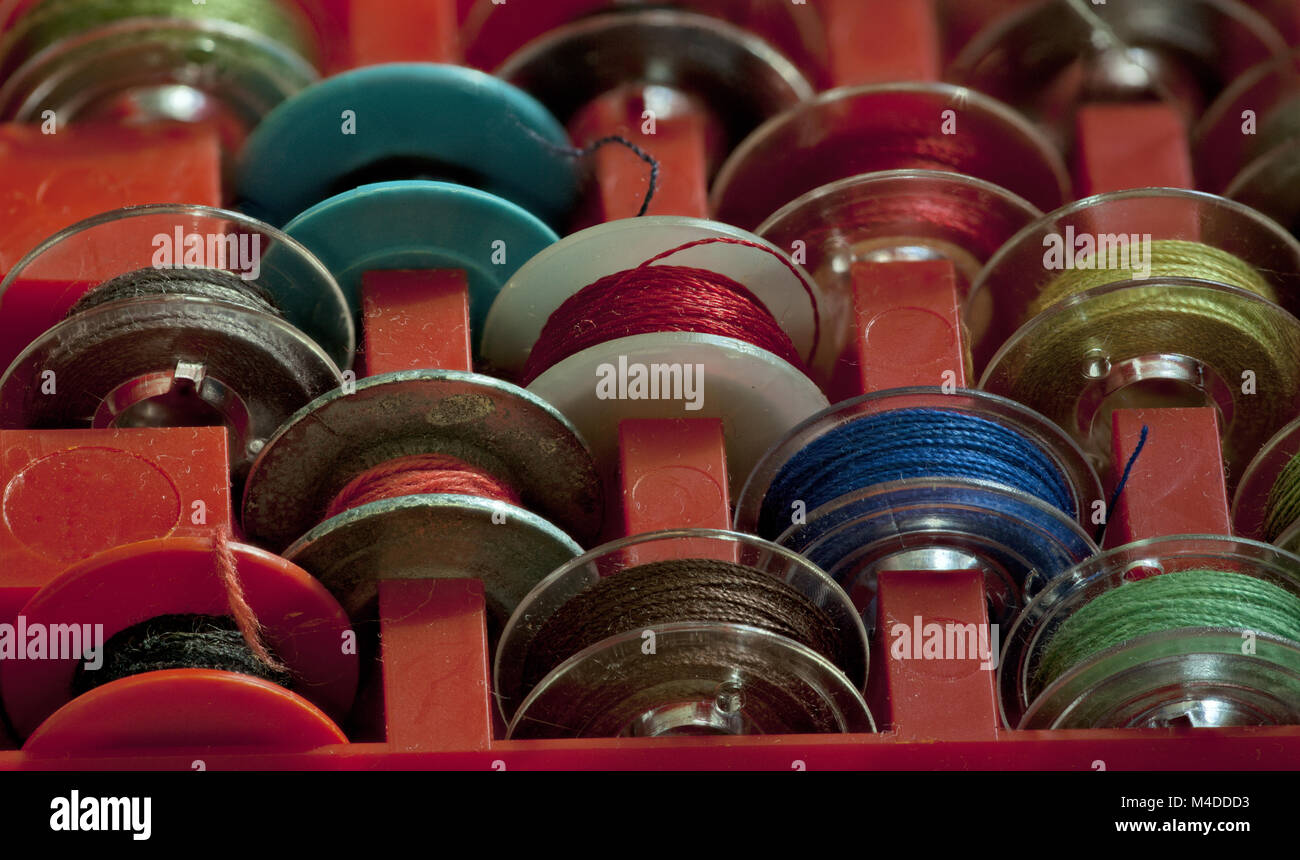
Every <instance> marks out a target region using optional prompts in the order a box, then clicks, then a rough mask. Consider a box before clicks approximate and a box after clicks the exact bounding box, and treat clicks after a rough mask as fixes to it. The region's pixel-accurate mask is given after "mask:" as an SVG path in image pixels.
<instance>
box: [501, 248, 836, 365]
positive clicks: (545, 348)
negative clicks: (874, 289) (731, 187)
mask: <svg viewBox="0 0 1300 860" xmlns="http://www.w3.org/2000/svg"><path fill="white" fill-rule="evenodd" d="M712 244H728V245H740V246H743V247H748V248H757V249H759V250H761V251H764V252H766V253H768V254H771V255H772V256H773V257H775V258H776V259H777V260H780V261H781V263H782V264H783V265H784V266H785V267H786V268H787V269H789V270H790V272H791V273H793V274H794V275H795V277H797V278H798V279H799V283H800V284H801V285H802V286H803V289H804V291H805V292H806V293H807V295H808V298H809V301H810V302H811V303H812V305H813V318H814V320H816V319H817V315H818V313H817V299H816V294H815V293H814V292H813V289H812V287H811V286H810V285H809V284H808V282H807V280H806V279H805V278H804V277H803V275H802V274H801V273H800V272H799V271H798V270H797V269H796V268H795V267H794V265H793V264H792V263H790V262H789V261H788V260H786V259H785V258H784V257H782V256H781V255H780V254H778V253H776V252H775V251H773V250H772V249H770V248H768V247H767V246H765V245H762V244H759V243H757V242H750V241H747V240H744V239H728V238H723V237H713V238H709V239H701V240H698V241H694V242H688V243H686V244H684V245H679V246H678V247H676V248H672V249H670V250H668V251H665V252H663V253H662V254H658V255H656V256H654V257H651V258H650V259H649V260H647V261H645V262H644V263H642V264H641V265H639V266H637V267H636V268H633V269H625V270H623V271H621V272H615V273H613V274H611V275H606V276H605V277H603V278H600V279H599V280H597V281H596V282H595V283H592V284H589V285H588V286H586V287H583V288H582V289H581V290H579V291H578V292H576V293H574V294H573V295H572V296H570V297H569V298H568V299H566V300H565V301H564V303H563V304H561V305H560V306H559V307H558V308H557V309H556V310H555V312H554V313H552V314H551V315H550V317H549V318H548V319H547V321H546V325H545V326H544V327H543V328H542V331H541V333H540V334H539V335H538V338H537V342H536V343H535V344H534V345H533V348H532V351H531V352H530V353H529V355H528V361H527V363H526V364H525V366H524V372H523V384H524V385H528V384H529V383H531V382H532V381H533V380H534V379H536V378H537V377H538V376H541V375H542V373H544V372H545V371H546V370H548V369H549V368H551V367H554V366H555V365H556V364H558V363H560V362H561V361H563V360H564V359H566V358H568V357H569V356H571V355H576V354H577V353H579V352H582V351H583V350H584V349H589V348H590V347H593V346H598V345H600V344H602V343H608V342H609V341H612V340H618V339H620V338H624V337H631V336H633V335H638V334H657V333H660V332H695V333H699V334H711V335H717V336H720V337H728V338H733V339H736V340H741V341H744V342H745V343H749V344H752V345H754V346H757V347H759V348H760V349H764V350H766V351H768V352H770V353H772V354H773V355H776V356H778V357H779V358H782V359H784V360H785V361H787V362H789V363H790V364H792V365H794V366H795V367H798V368H802V367H803V366H804V365H803V360H802V359H801V358H800V357H799V353H798V351H797V350H796V349H795V346H794V343H793V342H792V341H791V340H790V336H789V335H788V334H786V333H785V331H784V330H783V329H782V328H781V324H780V323H779V322H778V321H777V320H776V318H775V317H773V316H772V314H771V312H770V311H769V310H768V309H767V307H766V306H765V305H764V304H763V302H762V300H760V299H759V298H758V297H757V296H756V295H754V293H753V292H751V291H750V290H749V289H748V288H747V287H745V286H744V285H743V284H740V283H738V282H737V281H734V280H732V279H731V278H729V277H727V276H726V275H723V274H720V273H718V272H711V271H709V270H707V269H698V268H692V267H688V266H656V265H654V263H656V262H658V261H659V260H662V259H664V258H666V257H669V256H672V255H673V254H677V253H680V252H682V251H685V250H687V249H690V248H695V247H699V246H701V245H712ZM819 337H820V323H817V324H816V328H815V329H814V335H813V347H812V351H813V352H815V351H816V348H817V341H818V339H819Z"/></svg>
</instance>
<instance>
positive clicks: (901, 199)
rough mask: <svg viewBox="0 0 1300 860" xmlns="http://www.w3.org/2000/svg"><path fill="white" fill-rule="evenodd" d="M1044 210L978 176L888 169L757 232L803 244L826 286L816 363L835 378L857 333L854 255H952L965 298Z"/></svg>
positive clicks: (800, 204)
mask: <svg viewBox="0 0 1300 860" xmlns="http://www.w3.org/2000/svg"><path fill="white" fill-rule="evenodd" d="M1041 215H1042V213H1041V212H1040V211H1039V210H1038V209H1037V208H1036V207H1034V206H1033V205H1032V204H1030V203H1029V202H1028V201H1026V200H1024V199H1023V198H1021V197H1019V196H1017V195H1015V194H1013V193H1011V192H1010V191H1007V190H1006V189H1005V188H1001V187H999V186H997V185H994V184H993V183H991V182H985V181H984V180H982V179H976V178H975V177H973V176H965V175H963V174H960V173H948V172H945V171H939V170H884V171H880V172H879V173H868V174H864V175H862V176H851V177H849V178H847V179H841V180H838V181H836V182H832V183H830V184H828V185H823V186H822V187H820V188H816V189H813V190H812V191H809V192H808V193H807V194H805V195H803V196H802V197H800V198H798V199H797V200H792V201H791V202H790V203H787V204H786V205H785V206H783V207H781V208H780V209H779V210H777V211H776V212H774V213H773V214H772V215H771V216H770V217H768V219H767V220H766V221H764V222H763V223H762V224H761V225H759V227H758V229H757V230H755V232H756V233H757V234H758V235H759V236H761V237H763V238H764V239H766V240H768V241H769V242H772V243H773V244H774V245H776V246H778V247H780V248H785V249H788V250H789V252H790V253H794V252H795V251H796V249H797V250H799V251H800V252H801V254H802V255H803V256H801V258H800V259H801V261H802V262H803V265H804V267H805V268H806V269H807V270H808V271H809V272H810V273H811V275H812V278H813V280H814V281H815V282H816V283H817V285H818V287H819V288H820V289H819V291H818V297H817V306H818V310H819V311H820V316H821V320H822V331H821V342H820V344H819V347H818V350H817V355H816V356H815V357H814V359H813V362H812V364H813V367H814V368H815V369H816V370H817V371H818V373H819V375H820V378H822V379H829V378H830V377H831V375H832V374H833V372H834V369H835V363H836V361H837V360H838V359H839V357H840V356H841V355H843V353H844V350H845V347H846V346H847V345H848V343H849V342H850V341H851V340H852V339H853V338H854V337H855V336H856V334H857V332H856V331H855V327H854V326H853V289H854V284H853V273H852V270H853V266H854V264H855V263H859V262H875V263H884V262H900V261H911V260H934V259H942V260H948V261H950V262H951V263H952V264H953V268H954V269H955V270H956V273H957V280H958V289H959V295H960V296H962V297H964V296H965V294H966V291H967V290H968V289H969V286H970V284H971V283H972V282H973V281H974V280H975V278H976V276H977V275H978V274H979V271H980V269H981V268H982V267H983V265H984V263H985V262H986V261H987V260H988V259H989V257H991V256H992V255H993V254H994V253H995V252H996V251H997V249H998V248H1000V247H1001V246H1002V244H1003V243H1004V242H1006V240H1007V239H1009V238H1011V237H1012V236H1013V235H1015V234H1016V233H1017V232H1019V231H1020V230H1021V229H1023V228H1024V227H1025V226H1026V225H1027V224H1029V223H1030V222H1032V221H1033V220H1035V219H1036V218H1038V217H1039V216H1041ZM901 298H906V296H903V297H901Z"/></svg>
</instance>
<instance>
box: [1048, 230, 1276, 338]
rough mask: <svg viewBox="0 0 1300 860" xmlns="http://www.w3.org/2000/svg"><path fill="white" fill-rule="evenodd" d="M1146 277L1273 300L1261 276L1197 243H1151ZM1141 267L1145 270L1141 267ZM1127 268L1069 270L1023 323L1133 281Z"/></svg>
mask: <svg viewBox="0 0 1300 860" xmlns="http://www.w3.org/2000/svg"><path fill="white" fill-rule="evenodd" d="M1145 262H1146V263H1149V264H1150V266H1151V272H1150V275H1149V276H1148V277H1147V278H1144V279H1143V280H1158V279H1160V278H1196V279H1198V280H1202V281H1212V282H1214V283H1216V284H1227V285H1229V286H1233V287H1239V288H1241V289H1243V290H1247V291H1248V292H1252V293H1254V294H1255V295H1257V296H1260V297H1262V298H1265V299H1268V300H1269V301H1276V300H1277V294H1276V292H1275V291H1274V290H1273V287H1272V285H1271V284H1269V282H1268V281H1267V280H1265V279H1264V276H1263V275H1261V274H1260V273H1259V272H1258V271H1257V270H1256V269H1255V268H1254V267H1253V266H1251V264H1250V263H1247V262H1246V261H1245V260H1243V259H1241V258H1240V257H1237V256H1234V255H1233V254H1229V253H1228V252H1226V251H1220V250H1219V249H1218V248H1215V247H1212V246H1210V245H1205V244H1202V243H1200V242H1188V241H1184V240H1181V239H1160V240H1157V241H1153V242H1152V243H1151V254H1150V257H1149V258H1148V259H1147V260H1146V261H1145ZM1143 268H1145V267H1143ZM1133 277H1134V275H1133V273H1132V270H1131V269H1125V268H1116V267H1099V268H1095V269H1080V268H1076V269H1071V270H1069V271H1067V272H1065V273H1064V274H1062V275H1061V276H1060V277H1058V278H1056V279H1055V280H1053V281H1052V282H1051V283H1049V284H1048V285H1047V286H1046V287H1044V288H1043V290H1042V292H1040V293H1039V294H1038V297H1037V298H1036V299H1035V300H1034V301H1033V302H1031V303H1030V305H1029V308H1028V310H1027V311H1026V313H1025V317H1024V321H1028V320H1029V319H1031V318H1032V317H1035V316H1037V315H1038V314H1040V313H1042V312H1043V311H1045V310H1047V309H1048V308H1050V307H1051V306H1052V305H1054V304H1056V303H1057V302H1059V301H1062V300H1063V299H1066V298H1068V297H1070V296H1073V295H1078V294H1079V293H1082V292H1085V291H1087V290H1091V289H1093V288H1095V287H1104V286H1107V285H1109V284H1115V283H1119V282H1121V281H1127V280H1129V279H1130V278H1133Z"/></svg>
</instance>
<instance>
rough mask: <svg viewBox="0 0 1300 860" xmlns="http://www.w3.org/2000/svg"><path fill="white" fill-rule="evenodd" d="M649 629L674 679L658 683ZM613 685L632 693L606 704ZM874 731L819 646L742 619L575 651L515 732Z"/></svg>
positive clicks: (530, 703)
mask: <svg viewBox="0 0 1300 860" xmlns="http://www.w3.org/2000/svg"><path fill="white" fill-rule="evenodd" d="M645 634H652V635H653V636H654V637H655V643H656V646H655V647H656V651H657V652H658V654H660V655H663V656H664V659H665V660H667V659H671V660H672V661H673V664H674V669H675V678H674V683H672V684H668V685H664V684H661V683H658V682H659V681H660V680H661V679H660V677H659V676H657V675H653V674H652V670H653V668H654V667H655V666H656V665H657V663H658V662H659V661H656V660H647V659H646V656H645V654H644V653H643V652H642V650H641V649H642V646H643V645H644V644H645V639H644V636H645ZM774 679H779V680H774ZM792 688H793V689H792ZM593 690H596V691H601V692H602V693H604V694H605V695H603V696H602V701H601V702H600V703H599V706H597V705H595V704H594V703H593V702H592V701H591V698H590V692H591V691H593ZM610 690H614V691H615V692H616V693H625V694H624V695H621V696H619V697H618V698H616V699H615V700H614V701H612V702H606V701H605V699H608V698H610V697H609V696H608V691H610ZM584 693H585V694H586V698H585V699H584ZM875 730H876V726H875V722H874V721H873V720H872V718H871V713H870V711H868V710H867V705H866V702H865V701H863V699H862V694H861V693H859V692H858V691H857V690H855V689H854V688H853V685H852V683H851V682H850V681H849V680H848V679H847V678H846V677H845V676H844V674H843V673H842V672H840V671H839V670H838V669H837V668H835V666H834V665H832V664H831V663H830V662H829V661H828V660H827V659H826V658H825V657H823V656H821V655H820V654H818V653H817V652H815V651H813V650H811V649H810V648H807V647H805V646H803V645H800V644H799V643H797V642H794V641H792V640H790V639H787V638H785V637H784V636H778V635H776V634H774V633H769V632H767V631H765V630H760V629H758V628H755V627H747V626H744V625H739V624H732V625H722V624H710V625H696V624H664V625H655V626H652V627H650V628H648V629H647V630H644V631H641V630H637V631H632V632H629V633H624V634H622V635H620V636H615V637H611V638H610V639H607V640H605V641H604V642H601V643H598V644H597V645H594V646H592V647H591V648H588V649H587V650H585V651H582V652H580V653H578V654H575V655H574V656H573V657H571V658H569V660H568V661H566V662H565V663H564V664H563V665H561V666H559V667H558V668H556V669H555V671H554V672H552V673H551V674H550V675H548V676H547V678H546V679H545V681H544V682H543V683H542V684H541V685H539V686H538V687H537V688H536V689H535V690H533V692H532V693H531V694H530V695H529V696H528V698H527V699H525V700H524V702H523V703H522V704H521V705H520V707H519V711H518V712H517V713H516V714H515V718H514V719H513V720H512V721H511V723H510V728H509V734H508V737H509V738H510V739H512V740H520V739H528V738H557V737H559V738H565V737H672V736H681V735H740V734H782V735H784V734H806V733H817V734H825V733H832V732H834V733H842V732H847V733H852V734H863V733H869V732H874V731H875Z"/></svg>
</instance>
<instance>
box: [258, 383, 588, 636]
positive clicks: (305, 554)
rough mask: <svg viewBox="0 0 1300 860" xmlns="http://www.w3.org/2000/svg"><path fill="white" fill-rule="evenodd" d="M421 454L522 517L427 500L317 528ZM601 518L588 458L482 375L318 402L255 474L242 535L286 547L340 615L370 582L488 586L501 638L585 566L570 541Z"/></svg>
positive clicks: (366, 592) (540, 406)
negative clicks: (537, 596)
mask: <svg viewBox="0 0 1300 860" xmlns="http://www.w3.org/2000/svg"><path fill="white" fill-rule="evenodd" d="M417 453H418V454H424V453H438V454H448V455H451V456H454V457H457V458H459V459H461V460H463V461H465V462H467V463H470V464H471V465H474V466H477V467H479V468H482V469H484V470H486V471H488V472H490V473H492V474H494V475H497V476H500V477H501V478H502V479H504V480H507V481H509V482H510V484H511V485H512V486H514V487H515V488H516V489H518V490H519V492H520V495H521V498H522V501H523V504H524V505H526V506H527V508H528V509H524V508H520V507H517V506H515V505H511V504H508V503H505V502H497V501H489V500H487V499H480V498H476V497H472V496H461V495H451V494H429V495H414V496H401V497H397V498H392V499H387V500H384V501H378V502H371V503H369V504H365V505H361V506H359V507H356V508H353V509H352V510H349V511H344V512H343V513H341V514H339V515H337V516H335V517H331V518H330V519H328V520H325V521H324V522H322V520H323V519H324V516H325V512H326V509H327V507H328V505H329V503H330V501H331V500H332V499H333V498H334V496H336V495H337V494H338V492H339V491H340V490H341V489H342V488H343V486H344V485H346V484H347V483H348V482H349V481H350V480H351V479H352V478H354V477H356V476H357V475H359V474H361V473H362V472H364V471H366V470H368V469H371V468H373V467H375V466H378V465H379V464H381V463H384V462H387V461H389V460H393V459H395V458H398V457H402V456H405V455H409V454H417ZM532 511H537V512H538V513H532ZM602 515H603V508H602V503H601V487H600V482H599V480H598V479H597V477H596V473H595V467H594V465H593V464H592V461H591V455H590V453H589V452H588V450H587V447H586V445H585V443H584V442H583V441H582V439H581V438H580V437H579V436H578V434H577V433H576V432H575V431H574V429H573V428H572V426H571V425H570V424H569V423H568V422H567V421H566V420H565V418H564V417H563V416H562V415H561V414H560V413H558V412H557V411H556V410H555V409H554V408H553V407H552V406H550V404H548V403H546V402H545V401H543V400H541V399H540V398H538V397H536V396H534V395H533V394H531V393H529V392H527V391H524V390H522V389H520V388H517V387H515V386H513V385H510V384H509V383H506V382H502V381H500V380H496V379H492V378H490V377H486V376H481V375H478V374H473V373H465V372H461V371H447V370H413V371H402V372H398V373H389V374H382V375H379V376H372V377H368V378H366V379H363V380H361V381H359V382H358V383H357V384H356V388H355V390H354V391H350V392H344V391H343V390H339V391H334V392H331V393H329V394H326V395H324V396H323V397H320V398H318V399H317V400H316V401H314V402H313V403H311V404H309V405H308V406H306V407H305V408H303V409H302V410H300V411H299V412H298V413H297V414H296V415H294V416H293V417H292V418H290V419H289V420H288V421H287V422H285V424H284V426H283V427H281V428H280V430H279V431H278V432H277V433H276V434H275V436H274V437H273V438H272V439H271V440H270V441H269V442H268V443H267V445H266V447H265V448H264V449H263V450H262V454H261V456H260V457H259V458H258V459H257V461H256V462H255V463H254V464H253V468H252V471H251V473H250V474H249V479H248V484H247V487H246V489H245V491H244V502H243V519H242V522H243V525H244V529H245V530H246V531H247V533H248V534H249V536H250V537H251V538H253V539H255V540H258V541H262V542H264V543H266V544H267V545H269V546H272V547H275V548H277V549H281V548H284V547H288V549H286V550H285V556H286V557H287V558H289V559H291V560H293V561H295V562H296V563H298V564H300V565H302V566H303V567H304V568H306V569H307V570H309V571H311V572H312V573H313V574H314V575H315V576H316V577H317V578H319V579H320V580H321V581H322V582H324V583H325V585H326V586H327V587H328V588H329V589H330V590H331V591H332V592H333V593H334V594H335V595H336V596H337V597H338V598H339V600H340V602H341V603H342V604H343V606H344V608H345V609H346V610H347V611H348V613H349V614H350V615H353V616H355V615H357V614H358V613H360V612H362V611H363V610H365V609H366V607H367V606H368V604H370V603H371V601H372V600H373V599H374V597H375V595H376V590H377V582H378V580H379V579H380V578H436V577H474V578H479V579H482V580H484V582H485V585H486V588H487V600H488V608H489V613H490V616H491V618H493V619H495V622H496V623H498V624H504V622H505V619H506V618H507V617H509V614H510V613H511V612H512V611H513V610H514V607H515V605H516V604H517V603H518V602H519V600H520V599H522V598H523V596H524V595H525V594H527V593H528V590H529V589H530V588H532V587H533V585H535V584H536V583H537V582H538V581H539V580H540V579H542V577H544V576H546V575H547V574H548V573H550V572H551V571H552V570H554V569H555V568H556V567H557V566H558V565H559V564H561V563H563V562H565V561H567V560H569V559H570V558H573V557H574V556H576V555H578V554H580V553H581V552H582V550H581V547H580V546H579V545H578V543H577V542H575V538H576V539H577V540H578V541H584V542H585V541H590V540H592V539H593V538H594V537H595V536H596V535H597V534H598V533H599V531H600V527H601V518H602ZM552 523H554V524H552ZM569 535H573V537H569Z"/></svg>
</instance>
